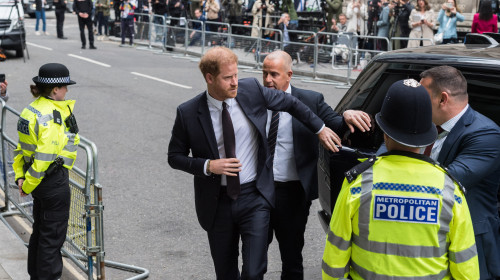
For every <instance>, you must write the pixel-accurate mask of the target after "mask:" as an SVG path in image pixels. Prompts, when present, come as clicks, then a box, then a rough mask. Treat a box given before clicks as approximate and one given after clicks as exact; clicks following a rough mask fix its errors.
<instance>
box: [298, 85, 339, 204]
mask: <svg viewBox="0 0 500 280" xmlns="http://www.w3.org/2000/svg"><path fill="white" fill-rule="evenodd" d="M292 95H293V96H295V97H297V99H299V100H300V101H302V102H303V103H304V104H305V105H307V107H309V109H311V110H312V111H313V112H314V113H315V114H316V115H317V116H318V117H319V118H320V119H322V120H323V122H324V123H325V125H326V126H328V127H329V128H331V129H332V130H333V131H335V132H336V133H337V134H338V135H339V136H340V137H342V133H343V132H344V131H345V130H346V129H347V125H345V123H344V118H343V117H342V116H341V115H339V114H337V113H336V112H335V111H333V109H332V108H331V107H330V106H328V104H326V103H325V100H324V97H323V95H322V94H321V93H318V92H315V91H311V90H305V89H299V88H296V87H293V86H292ZM292 129H293V151H294V157H295V164H296V166H297V172H298V175H299V179H300V183H301V184H302V187H303V188H304V191H305V194H306V198H307V199H309V200H313V199H316V198H318V171H317V163H318V153H319V150H318V145H319V140H318V137H317V136H316V134H315V133H314V132H311V131H310V130H309V129H307V128H306V127H305V126H304V125H303V124H302V123H301V122H300V121H298V120H297V119H295V118H293V119H292Z"/></svg>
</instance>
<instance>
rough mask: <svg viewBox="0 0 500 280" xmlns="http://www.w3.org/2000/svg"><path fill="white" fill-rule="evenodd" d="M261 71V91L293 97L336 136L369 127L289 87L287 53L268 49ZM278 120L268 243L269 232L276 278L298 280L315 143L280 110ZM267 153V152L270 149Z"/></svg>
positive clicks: (366, 120) (313, 189)
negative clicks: (276, 258) (275, 250)
mask: <svg viewBox="0 0 500 280" xmlns="http://www.w3.org/2000/svg"><path fill="white" fill-rule="evenodd" d="M262 73H263V78H262V79H263V83H264V86H265V87H268V88H274V89H279V90H282V91H284V92H286V93H288V94H291V95H292V96H295V97H296V98H298V99H299V100H300V101H302V102H303V103H304V104H305V105H306V106H308V107H309V109H311V110H312V111H313V112H314V113H315V114H316V115H318V117H320V118H321V119H322V120H323V121H324V122H325V125H326V126H327V127H329V128H331V129H333V130H334V131H335V132H336V133H337V134H338V135H342V133H343V132H345V131H346V130H347V129H351V130H352V131H353V132H354V126H357V127H358V128H359V129H360V130H361V131H366V130H369V129H370V126H371V125H370V117H369V115H368V114H366V113H364V112H362V111H353V110H347V111H346V112H345V113H344V117H342V116H341V115H339V114H337V113H336V112H334V111H333V109H332V108H331V107H330V106H329V105H328V104H327V103H325V101H324V98H323V95H322V94H321V93H318V92H315V91H310V90H305V89H299V88H296V87H293V86H291V85H290V80H291V78H292V75H293V71H292V58H291V57H290V55H288V53H286V52H284V51H274V52H272V53H271V54H269V55H268V56H267V57H266V58H265V59H264V63H263V68H262ZM271 114H272V113H271V112H269V115H268V125H267V126H268V130H269V131H270V132H269V141H271V138H272V136H273V134H272V131H273V130H272V129H271V123H272V122H273V117H272V115H271ZM278 118H279V122H278V123H279V124H278V126H277V130H278V131H277V135H276V134H275V135H276V136H275V137H276V140H277V141H276V146H275V153H274V164H273V173H274V184H275V187H276V207H275V208H274V209H273V210H272V211H271V226H270V231H269V234H270V236H269V242H271V241H272V238H273V231H274V234H275V235H276V239H277V240H278V243H279V248H280V254H281V261H282V271H281V279H286V280H288V279H291V280H294V279H301V280H302V279H304V269H303V265H302V248H303V247H304V231H305V229H306V223H307V218H308V216H309V208H310V206H311V201H312V200H314V199H316V198H318V172H317V163H318V153H319V152H318V139H317V137H316V135H315V134H314V133H313V132H311V131H310V130H309V129H307V128H306V127H305V126H304V125H303V124H302V123H300V122H299V121H298V120H297V119H295V118H292V116H290V114H288V113H285V112H280V113H279V117H278ZM275 119H277V118H275ZM269 146H270V147H271V146H272V145H271V144H270V145H269ZM270 152H271V153H272V149H271V151H270Z"/></svg>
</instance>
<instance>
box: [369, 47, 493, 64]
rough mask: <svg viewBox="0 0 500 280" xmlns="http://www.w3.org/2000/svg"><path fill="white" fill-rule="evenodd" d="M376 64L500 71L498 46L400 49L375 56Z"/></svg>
mask: <svg viewBox="0 0 500 280" xmlns="http://www.w3.org/2000/svg"><path fill="white" fill-rule="evenodd" d="M373 60H374V61H377V62H407V63H410V64H429V65H445V64H460V65H463V66H465V65H467V66H481V67H488V68H495V69H500V46H489V45H464V44H447V45H436V46H426V47H419V48H410V49H400V50H395V51H391V52H386V53H382V54H380V55H377V56H376V57H375V58H374V59H373Z"/></svg>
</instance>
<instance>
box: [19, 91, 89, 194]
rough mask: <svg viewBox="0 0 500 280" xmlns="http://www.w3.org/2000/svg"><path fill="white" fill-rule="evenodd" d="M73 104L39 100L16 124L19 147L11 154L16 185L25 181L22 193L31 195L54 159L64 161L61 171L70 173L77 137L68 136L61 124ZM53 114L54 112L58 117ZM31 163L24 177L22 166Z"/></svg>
mask: <svg viewBox="0 0 500 280" xmlns="http://www.w3.org/2000/svg"><path fill="white" fill-rule="evenodd" d="M74 105H75V101H74V100H64V101H54V100H51V99H48V98H45V97H39V98H38V99H36V100H35V101H33V102H32V103H31V104H30V105H29V106H28V107H27V108H25V109H24V110H23V112H22V113H21V116H20V117H19V121H18V122H17V133H18V134H19V143H18V144H17V149H16V150H15V151H14V165H13V168H14V172H15V174H16V181H17V179H19V178H25V181H24V183H23V191H24V192H25V193H28V194H29V193H31V192H32V191H33V190H34V189H35V188H36V187H37V186H38V185H39V184H40V182H41V181H42V179H43V177H44V176H45V171H46V170H47V168H48V167H49V165H50V164H51V163H52V162H53V161H54V160H55V159H56V158H57V157H61V158H62V159H63V160H64V165H63V166H64V167H66V168H67V169H69V170H71V168H73V164H74V163H75V159H76V150H77V147H78V143H80V137H79V136H78V134H75V133H71V132H69V128H68V127H66V124H65V122H64V120H65V119H66V118H67V117H68V116H69V115H70V111H69V108H68V106H69V107H70V108H71V111H73V108H74ZM55 111H58V112H59V114H60V118H59V114H58V113H57V112H55ZM30 161H31V162H33V164H32V165H31V167H30V168H29V169H28V170H27V172H26V173H24V170H23V165H24V163H25V162H30Z"/></svg>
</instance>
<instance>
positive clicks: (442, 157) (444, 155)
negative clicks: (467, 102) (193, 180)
mask: <svg viewBox="0 0 500 280" xmlns="http://www.w3.org/2000/svg"><path fill="white" fill-rule="evenodd" d="M473 121H474V111H473V110H472V108H471V107H470V106H469V108H468V109H467V111H465V113H464V115H463V116H462V117H461V118H460V119H459V120H458V122H457V123H456V124H455V126H454V127H453V128H452V129H451V131H450V133H449V134H448V136H446V140H445V141H444V143H443V146H442V147H441V151H439V156H438V162H440V163H442V164H444V165H448V164H449V163H450V162H451V161H452V160H453V158H455V154H454V153H453V154H450V152H451V151H452V148H453V146H454V145H455V144H457V140H458V139H459V138H460V137H461V136H462V134H463V133H464V131H465V128H466V127H467V126H469V125H470V124H471V123H472V122H473Z"/></svg>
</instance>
